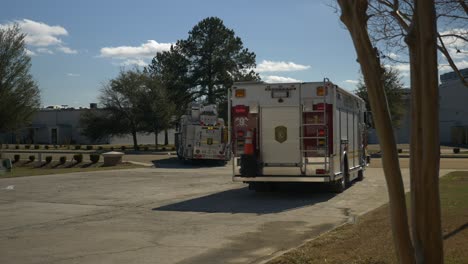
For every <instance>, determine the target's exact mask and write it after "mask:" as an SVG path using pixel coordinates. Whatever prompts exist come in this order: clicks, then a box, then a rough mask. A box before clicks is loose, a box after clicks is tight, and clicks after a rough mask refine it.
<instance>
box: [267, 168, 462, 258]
mask: <svg viewBox="0 0 468 264" xmlns="http://www.w3.org/2000/svg"><path fill="white" fill-rule="evenodd" d="M467 179H468V172H454V173H451V174H449V175H447V176H445V177H443V178H442V179H441V182H440V192H441V207H442V229H443V236H444V253H445V263H453V264H455V263H468V251H467V250H466V245H468V180H467ZM389 219H390V218H389V210H388V205H384V206H382V207H380V208H378V209H376V210H373V211H371V212H369V213H368V214H366V215H364V216H362V217H360V218H359V221H358V222H357V224H348V225H345V226H342V227H340V228H338V229H335V230H334V231H332V232H330V233H327V234H325V235H323V236H321V237H318V238H317V239H315V240H312V241H310V242H308V243H306V244H305V245H304V246H302V247H300V248H297V249H295V250H293V251H291V252H289V253H287V254H284V255H283V256H281V257H278V258H276V259H274V260H272V261H270V262H268V263H269V264H292V263H310V264H315V263H362V264H383V263H398V262H397V259H396V258H395V252H394V247H393V238H392V233H391V229H390V222H389Z"/></svg>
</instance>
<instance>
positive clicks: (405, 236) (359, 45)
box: [338, 0, 415, 264]
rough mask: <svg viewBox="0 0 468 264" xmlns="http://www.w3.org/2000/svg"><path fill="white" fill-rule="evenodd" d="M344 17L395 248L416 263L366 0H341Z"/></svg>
mask: <svg viewBox="0 0 468 264" xmlns="http://www.w3.org/2000/svg"><path fill="white" fill-rule="evenodd" d="M338 3H339V5H340V8H341V11H342V14H341V20H342V21H343V23H344V24H345V25H346V27H347V28H348V30H349V32H350V34H351V38H352V39H353V43H354V47H355V49H356V52H357V56H358V60H359V63H360V65H361V70H362V73H363V76H364V81H365V83H366V87H367V89H368V94H369V102H370V106H371V110H372V113H373V116H374V121H375V125H376V129H377V135H378V137H379V142H380V147H381V149H382V153H383V155H382V163H383V169H384V173H385V179H386V181H387V188H388V194H389V199H390V218H391V224H392V232H393V238H394V244H395V250H396V252H397V255H398V259H399V262H400V263H405V264H406V263H411V264H413V263H415V258H414V249H413V245H412V243H411V237H410V231H409V227H408V216H407V211H406V203H405V192H404V187H403V180H402V176H401V171H400V165H399V161H398V153H397V149H396V142H395V138H394V134H393V128H392V123H391V118H390V113H389V110H388V105H387V99H386V96H385V92H384V85H383V81H382V72H383V70H382V68H381V65H380V61H379V59H378V57H377V54H376V52H375V49H374V48H373V47H372V44H371V41H370V38H369V34H368V32H367V7H368V2H367V0H338Z"/></svg>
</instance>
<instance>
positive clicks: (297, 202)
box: [153, 185, 335, 214]
mask: <svg viewBox="0 0 468 264" xmlns="http://www.w3.org/2000/svg"><path fill="white" fill-rule="evenodd" d="M334 196H335V194H334V193H330V192H329V191H328V190H327V189H326V187H325V186H320V185H306V187H304V185H302V186H288V185H286V186H281V188H280V189H279V190H276V191H274V192H265V193H256V192H254V191H251V190H249V189H248V188H247V187H244V188H240V189H233V190H227V191H223V192H219V193H215V194H210V195H207V196H203V197H198V198H194V199H190V200H186V201H182V202H178V203H174V204H169V205H165V206H161V207H157V208H153V211H178V212H204V213H232V214H235V213H252V214H273V213H280V212H284V211H288V210H292V209H298V208H301V207H305V206H310V205H314V204H316V203H321V202H325V201H327V200H329V199H331V198H333V197H334Z"/></svg>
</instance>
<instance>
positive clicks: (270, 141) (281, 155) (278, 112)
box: [260, 106, 301, 166]
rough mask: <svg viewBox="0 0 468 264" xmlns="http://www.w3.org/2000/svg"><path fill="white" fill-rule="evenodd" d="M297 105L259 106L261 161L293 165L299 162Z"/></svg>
mask: <svg viewBox="0 0 468 264" xmlns="http://www.w3.org/2000/svg"><path fill="white" fill-rule="evenodd" d="M299 115H300V113H299V107H297V106H274V107H268V106H266V107H262V108H261V121H260V122H261V128H260V129H261V132H260V133H261V135H260V144H261V148H260V151H261V158H262V161H263V163H267V164H271V165H272V166H274V164H281V165H293V164H299V163H300V162H301V156H300V144H299V126H300V125H299V123H300V120H299V118H300V116H299Z"/></svg>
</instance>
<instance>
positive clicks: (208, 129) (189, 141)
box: [175, 103, 231, 162]
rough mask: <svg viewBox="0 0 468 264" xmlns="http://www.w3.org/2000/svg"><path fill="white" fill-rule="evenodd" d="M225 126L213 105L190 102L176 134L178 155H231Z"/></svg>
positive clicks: (224, 157) (216, 158)
mask: <svg viewBox="0 0 468 264" xmlns="http://www.w3.org/2000/svg"><path fill="white" fill-rule="evenodd" d="M227 134H228V131H227V127H226V126H225V125H224V120H223V119H222V118H218V112H217V110H216V106H215V105H206V106H202V105H200V104H195V103H194V104H192V105H191V107H190V109H189V111H188V113H187V114H186V115H183V116H182V117H181V120H180V123H179V125H178V127H177V132H176V134H175V145H176V151H177V156H178V157H179V159H181V160H184V161H193V160H212V161H221V162H225V161H228V160H229V159H230V153H231V151H230V148H229V141H228V135H227Z"/></svg>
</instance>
